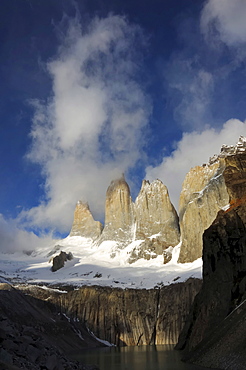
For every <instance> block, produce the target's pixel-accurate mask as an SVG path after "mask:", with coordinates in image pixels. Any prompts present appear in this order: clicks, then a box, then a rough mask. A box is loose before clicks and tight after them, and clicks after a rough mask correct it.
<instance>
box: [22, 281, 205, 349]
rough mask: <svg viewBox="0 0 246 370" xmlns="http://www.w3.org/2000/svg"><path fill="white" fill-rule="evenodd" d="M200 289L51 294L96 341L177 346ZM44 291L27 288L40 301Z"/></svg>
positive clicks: (194, 284) (87, 289)
mask: <svg viewBox="0 0 246 370" xmlns="http://www.w3.org/2000/svg"><path fill="white" fill-rule="evenodd" d="M200 287H201V281H200V280H199V279H189V280H187V281H186V282H185V283H177V284H172V285H170V286H165V287H162V288H156V289H149V290H146V289H117V288H110V287H100V286H84V287H81V288H79V289H76V290H72V291H69V292H68V293H67V294H59V293H55V294H52V292H49V301H50V302H52V303H53V304H54V305H55V306H57V307H60V308H61V310H62V312H64V313H65V314H66V316H68V317H70V318H71V322H77V321H78V320H79V321H80V322H82V323H83V322H84V323H85V324H86V326H87V328H88V329H89V331H92V332H93V333H94V334H95V335H96V337H98V338H100V339H103V340H106V341H108V342H110V343H113V344H116V345H117V346H124V345H148V344H175V343H177V340H178V336H179V333H180V331H181V329H182V328H183V326H184V322H185V318H186V316H187V314H188V312H189V310H190V307H191V305H192V302H193V299H194V297H195V295H196V294H197V293H198V291H199V289H200ZM40 291H41V290H40V289H39V290H37V288H36V289H33V288H32V287H29V289H28V291H27V288H25V293H28V294H31V295H34V296H35V297H36V298H40V294H42V296H43V294H44V293H43V292H42V291H41V293H40ZM42 299H43V298H42Z"/></svg>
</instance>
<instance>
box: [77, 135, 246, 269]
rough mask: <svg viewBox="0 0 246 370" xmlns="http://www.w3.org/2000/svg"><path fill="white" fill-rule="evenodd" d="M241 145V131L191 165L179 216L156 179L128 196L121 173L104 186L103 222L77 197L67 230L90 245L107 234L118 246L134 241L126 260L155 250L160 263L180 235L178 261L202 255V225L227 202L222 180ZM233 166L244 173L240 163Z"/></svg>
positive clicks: (243, 142)
mask: <svg viewBox="0 0 246 370" xmlns="http://www.w3.org/2000/svg"><path fill="white" fill-rule="evenodd" d="M245 151H246V139H245V138H244V137H242V136H241V137H240V138H239V141H238V143H237V145H235V146H226V145H223V146H222V148H221V152H220V154H219V155H215V156H213V157H212V158H210V160H209V163H208V164H204V165H202V166H196V167H194V168H192V169H191V170H190V171H189V172H188V173H187V175H186V177H185V180H184V182H183V186H182V191H181V194H180V203H179V217H178V215H177V212H176V210H175V209H174V207H173V205H172V203H171V201H170V198H169V194H168V190H167V188H166V186H165V185H164V184H163V183H162V182H161V181H160V180H155V181H153V182H152V183H149V181H146V180H143V182H142V187H141V189H140V192H139V194H138V196H137V198H136V200H135V202H133V201H132V198H131V194H130V189H129V186H128V184H127V182H126V181H125V178H124V175H122V177H121V178H119V179H117V180H114V181H112V182H111V184H110V186H109V187H108V190H107V193H106V202H105V226H104V228H103V227H102V225H101V224H100V223H99V222H96V221H94V219H93V217H92V215H91V213H90V211H89V206H88V205H87V204H83V203H82V202H79V203H78V204H77V206H76V209H75V216H74V223H73V226H72V230H71V233H70V235H71V236H74V235H75V236H77V235H78V236H82V237H90V238H92V239H93V240H94V242H95V244H96V245H100V244H101V243H102V242H104V241H109V240H110V241H112V240H113V241H116V242H117V244H118V248H120V249H123V248H125V247H126V246H128V245H129V244H130V243H132V242H133V241H139V243H137V244H135V246H134V247H133V248H132V250H131V252H130V253H129V257H128V262H129V263H133V262H135V261H137V260H138V259H140V258H144V259H147V260H148V259H151V258H156V257H157V256H158V255H162V256H163V262H164V263H166V262H168V261H169V260H170V259H171V256H172V248H173V247H174V246H175V245H177V244H178V243H179V241H180V240H181V249H180V256H179V262H180V263H185V262H192V261H194V260H196V259H197V258H200V257H201V256H202V248H203V241H202V236H203V232H204V230H206V229H207V228H208V227H209V226H210V225H211V224H212V222H213V221H214V220H215V218H216V216H217V213H218V212H219V211H220V210H221V209H222V210H223V209H224V208H226V207H227V206H228V204H230V202H232V199H231V197H230V194H229V190H228V186H227V184H226V181H225V173H226V171H227V168H228V166H229V164H228V163H229V162H228V158H230V157H235V158H237V157H238V158H240V157H241V156H242V155H243V154H244V153H245ZM238 171H239V172H242V173H244V171H245V167H241V168H238ZM112 256H113V255H112Z"/></svg>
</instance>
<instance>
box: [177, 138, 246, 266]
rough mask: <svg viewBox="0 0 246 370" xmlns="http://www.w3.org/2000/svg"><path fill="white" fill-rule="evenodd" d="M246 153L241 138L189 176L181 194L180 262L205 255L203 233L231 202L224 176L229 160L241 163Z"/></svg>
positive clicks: (239, 168)
mask: <svg viewBox="0 0 246 370" xmlns="http://www.w3.org/2000/svg"><path fill="white" fill-rule="evenodd" d="M245 150H246V142H245V139H244V138H243V137H240V139H239V142H238V144H237V145H236V146H230V147H227V146H223V147H222V149H221V153H220V154H219V155H218V156H214V157H213V158H211V159H210V162H209V164H207V165H203V166H201V167H200V166H197V167H195V168H192V169H191V170H190V172H189V173H188V174H187V176H186V178H185V180H184V183H183V188H182V192H181V195H180V207H179V208H180V230H181V240H182V245H181V251H180V256H179V262H181V263H184V262H192V261H194V260H196V259H197V258H199V257H201V256H202V248H203V242H202V235H203V232H204V230H206V229H207V228H208V227H209V226H210V225H211V224H212V222H213V221H214V219H215V218H216V216H217V213H218V211H219V210H221V209H223V208H224V207H226V206H227V205H228V203H229V199H230V196H231V194H230V190H229V188H230V184H229V183H228V181H226V179H225V176H227V175H226V174H227V173H228V171H229V172H230V171H231V169H230V168H231V164H230V158H231V159H232V160H233V161H234V162H235V161H236V160H237V158H238V161H239V162H240V158H242V156H243V155H244V153H245ZM245 170H246V169H245V167H237V172H239V173H241V174H243V173H244V172H245ZM242 176H243V175H242Z"/></svg>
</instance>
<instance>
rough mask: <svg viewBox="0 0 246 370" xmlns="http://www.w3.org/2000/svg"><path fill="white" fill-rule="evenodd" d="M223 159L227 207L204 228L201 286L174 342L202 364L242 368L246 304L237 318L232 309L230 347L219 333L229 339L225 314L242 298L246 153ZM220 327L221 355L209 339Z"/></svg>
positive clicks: (245, 254)
mask: <svg viewBox="0 0 246 370" xmlns="http://www.w3.org/2000/svg"><path fill="white" fill-rule="evenodd" d="M225 161H226V169H225V171H224V173H223V176H224V178H225V182H226V186H227V189H228V193H229V196H230V206H229V207H228V209H227V210H226V211H220V212H219V213H218V215H217V218H216V219H215V221H214V222H213V224H212V225H211V226H210V227H209V228H208V229H207V230H206V231H205V232H204V235H203V243H204V245H203V263H204V265H203V284H202V289H201V291H200V293H199V294H198V295H197V297H196V299H195V301H194V305H193V309H192V311H191V313H190V315H189V319H188V321H187V323H186V325H185V327H184V330H183V332H182V333H181V336H180V339H179V343H178V346H177V347H178V348H185V349H186V352H187V353H186V358H187V359H189V360H190V361H195V362H199V363H201V364H203V365H204V366H208V364H210V365H211V366H214V367H216V366H217V367H218V366H219V368H221V369H241V368H245V367H240V366H245V356H244V357H243V356H242V354H240V351H239V349H240V350H241V348H242V343H244V344H245V342H246V334H245V330H242V328H245V321H244V320H241V319H242V318H243V317H245V308H244V306H245V304H244V305H242V306H241V311H242V316H241V318H239V319H238V320H236V319H235V316H236V314H233V318H234V319H233V320H232V325H234V324H233V323H236V322H237V324H238V325H239V327H237V330H239V331H240V333H241V334H240V336H238V337H237V338H235V336H234V343H233V346H232V345H231V346H230V348H229V347H228V345H227V343H226V339H224V342H223V340H222V337H223V338H228V333H229V332H230V330H232V331H233V327H230V325H229V324H228V322H229V323H230V320H231V319H232V318H231V319H230V320H229V321H226V320H228V315H230V314H231V313H232V311H233V310H235V309H237V307H238V306H239V305H240V304H242V303H243V302H244V300H245V299H246V181H245V180H246V173H245V171H243V170H242V169H245V168H246V155H245V154H241V155H240V156H230V157H227V158H226V159H225ZM236 311H237V310H236ZM239 312H240V311H237V313H239ZM243 315H244V316H243ZM228 325H229V326H228ZM223 328H224V329H223ZM222 329H223V330H224V331H223V335H222V334H221V337H220V343H224V345H225V348H227V350H226V351H224V355H221V354H220V355H218V353H219V352H218V353H217V352H216V351H214V352H213V351H212V349H211V348H212V347H213V346H214V345H215V343H216V341H215V339H213V338H215V337H216V335H217V332H218V331H219V330H222ZM217 339H218V338H217ZM240 341H241V342H240ZM239 342H240V343H239ZM208 343H210V344H208ZM217 343H219V342H218V341H217ZM205 348H206V349H207V351H208V348H210V349H211V351H212V352H211V351H210V352H209V353H210V360H208V358H206V353H205V352H206V351H205ZM236 348H238V350H236ZM244 348H245V347H244ZM201 352H202V353H203V358H204V361H203V362H202V360H201V358H202V357H201V356H198V353H201ZM207 353H208V352H207ZM211 353H212V354H211ZM211 356H212V357H211ZM225 356H226V358H227V365H226V363H225ZM198 357H199V358H200V360H199V361H198ZM235 359H236V360H235ZM228 366H229V367H228Z"/></svg>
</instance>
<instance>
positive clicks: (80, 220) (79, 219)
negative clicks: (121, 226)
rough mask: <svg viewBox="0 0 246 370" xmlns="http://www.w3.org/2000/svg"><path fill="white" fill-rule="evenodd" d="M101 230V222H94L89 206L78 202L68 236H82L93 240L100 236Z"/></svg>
mask: <svg viewBox="0 0 246 370" xmlns="http://www.w3.org/2000/svg"><path fill="white" fill-rule="evenodd" d="M102 228H103V226H102V224H101V222H99V221H95V220H94V218H93V216H92V214H91V211H90V209H89V205H88V204H87V203H83V202H82V201H81V200H79V201H78V202H77V204H76V208H75V211H74V221H73V225H72V229H71V232H70V236H82V237H85V238H91V239H93V240H95V239H97V238H98V237H99V236H100V235H101V233H102Z"/></svg>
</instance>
